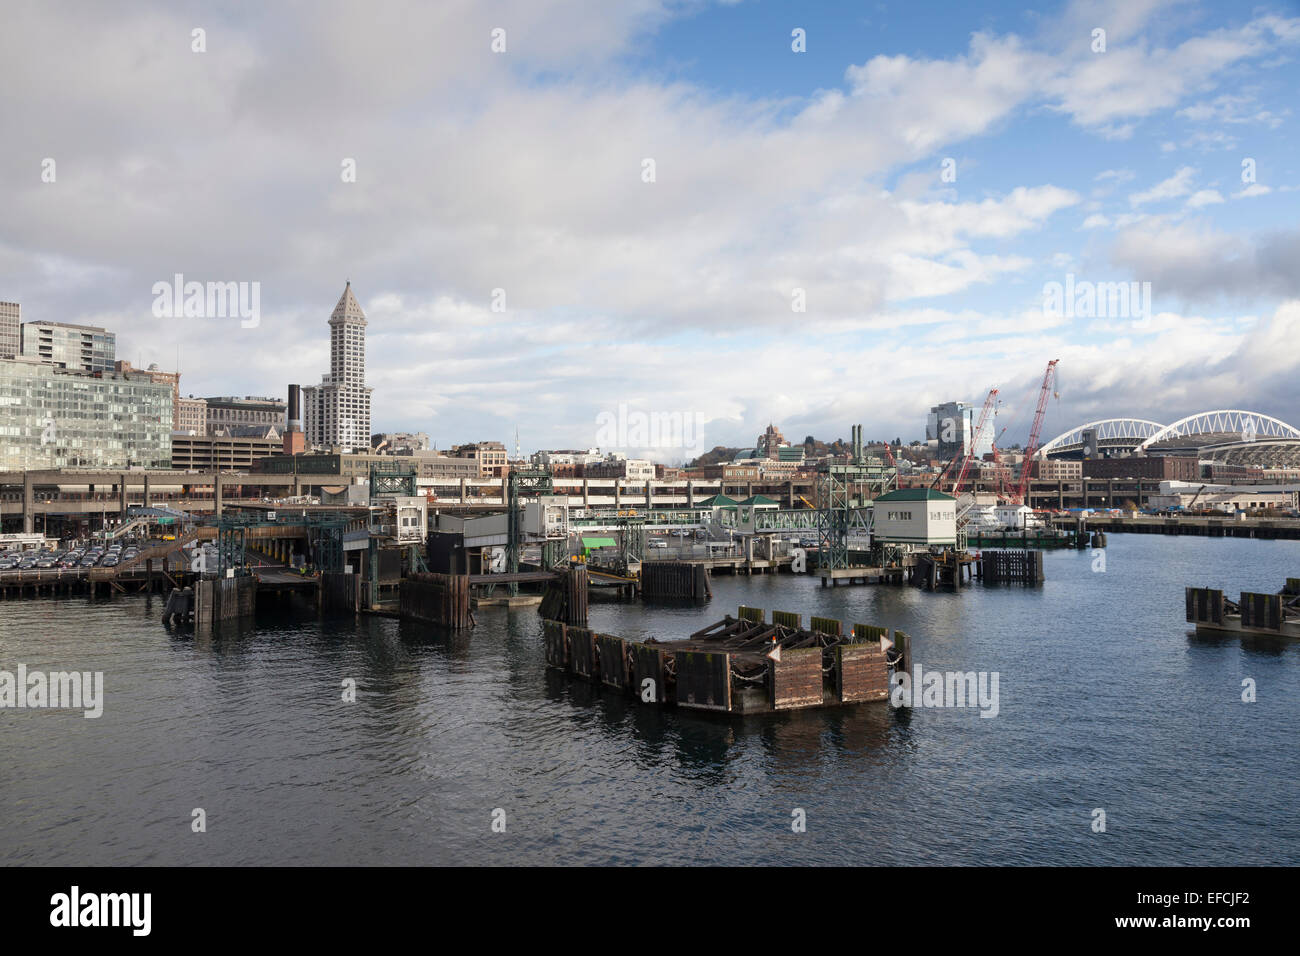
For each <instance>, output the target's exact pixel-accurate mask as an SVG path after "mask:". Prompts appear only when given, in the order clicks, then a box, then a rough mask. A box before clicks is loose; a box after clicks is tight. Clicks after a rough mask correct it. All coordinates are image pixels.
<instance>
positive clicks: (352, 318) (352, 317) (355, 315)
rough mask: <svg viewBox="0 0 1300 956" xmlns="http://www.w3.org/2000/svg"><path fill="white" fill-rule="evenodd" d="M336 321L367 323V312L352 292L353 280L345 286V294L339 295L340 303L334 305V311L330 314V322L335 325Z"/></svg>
mask: <svg viewBox="0 0 1300 956" xmlns="http://www.w3.org/2000/svg"><path fill="white" fill-rule="evenodd" d="M335 322H359V323H360V324H362V325H365V324H366V314H365V313H364V312H362V311H361V306H360V304H359V303H358V302H357V297H356V296H354V295H353V294H352V282H351V281H349V282H348V284H347V285H346V286H344V287H343V294H342V295H341V296H339V304H338V305H336V306H334V311H333V312H332V313H331V314H330V324H331V325H333V324H334V323H335Z"/></svg>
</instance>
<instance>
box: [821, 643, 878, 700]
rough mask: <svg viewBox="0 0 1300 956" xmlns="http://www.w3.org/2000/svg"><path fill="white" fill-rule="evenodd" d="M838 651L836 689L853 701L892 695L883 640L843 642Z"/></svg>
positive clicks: (838, 695)
mask: <svg viewBox="0 0 1300 956" xmlns="http://www.w3.org/2000/svg"><path fill="white" fill-rule="evenodd" d="M834 651H835V693H836V696H837V697H839V699H840V701H841V702H843V703H845V704H853V703H857V702H859V701H864V700H885V699H886V698H888V697H889V665H888V664H886V662H885V655H884V654H883V653H881V650H880V645H879V644H839V645H837V646H836V647H835V648H834Z"/></svg>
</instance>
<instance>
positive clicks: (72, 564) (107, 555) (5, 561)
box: [0, 544, 140, 571]
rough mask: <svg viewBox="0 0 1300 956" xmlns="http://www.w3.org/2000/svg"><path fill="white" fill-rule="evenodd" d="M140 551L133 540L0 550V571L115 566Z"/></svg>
mask: <svg viewBox="0 0 1300 956" xmlns="http://www.w3.org/2000/svg"><path fill="white" fill-rule="evenodd" d="M139 554H140V549H139V548H138V547H137V546H136V545H134V544H110V545H108V546H104V545H88V546H86V547H74V548H69V549H68V550H66V551H64V550H55V551H50V550H45V549H43V550H40V551H4V552H0V571H53V570H56V569H57V570H64V571H67V570H73V569H78V568H94V567H101V568H114V567H117V566H118V565H119V564H121V563H123V562H124V561H130V560H131V559H132V558H135V557H137V556H138V555H139Z"/></svg>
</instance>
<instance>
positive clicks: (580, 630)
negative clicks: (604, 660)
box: [565, 627, 596, 679]
mask: <svg viewBox="0 0 1300 956" xmlns="http://www.w3.org/2000/svg"><path fill="white" fill-rule="evenodd" d="M565 633H567V634H568V636H569V669H570V670H571V671H572V672H573V673H574V675H575V676H577V677H586V678H588V679H590V678H592V677H594V676H595V674H596V645H595V642H594V641H593V640H592V633H591V631H589V630H587V629H586V628H585V627H566V628H565Z"/></svg>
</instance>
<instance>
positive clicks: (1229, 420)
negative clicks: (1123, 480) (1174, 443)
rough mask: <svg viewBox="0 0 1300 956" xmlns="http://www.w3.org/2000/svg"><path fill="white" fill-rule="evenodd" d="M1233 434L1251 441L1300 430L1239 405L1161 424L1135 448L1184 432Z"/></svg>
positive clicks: (1299, 435) (1290, 435) (1286, 435)
mask: <svg viewBox="0 0 1300 956" xmlns="http://www.w3.org/2000/svg"><path fill="white" fill-rule="evenodd" d="M1232 434H1236V435H1241V436H1242V441H1247V442H1250V441H1254V440H1255V439H1256V438H1300V429H1297V428H1296V427H1295V426H1294V425H1288V424H1287V423H1286V422H1284V421H1282V420H1281V419H1280V418H1274V417H1273V416H1271V415H1261V414H1260V413H1259V412H1247V411H1242V410H1241V409H1238V408H1222V409H1218V410H1216V411H1212V412H1197V413H1196V414H1195V415H1188V416H1187V417H1186V418H1180V419H1179V420H1178V421H1176V422H1174V423H1173V424H1172V425H1166V426H1164V428H1162V429H1160V431H1158V432H1156V433H1155V434H1154V435H1150V436H1148V437H1147V438H1146V439H1145V440H1144V441H1143V442H1142V444H1140V445H1138V451H1146V450H1147V449H1148V448H1150V447H1151V446H1152V445H1154V444H1156V443H1158V442H1162V441H1168V440H1169V439H1171V438H1182V437H1184V436H1185V435H1232Z"/></svg>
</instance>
